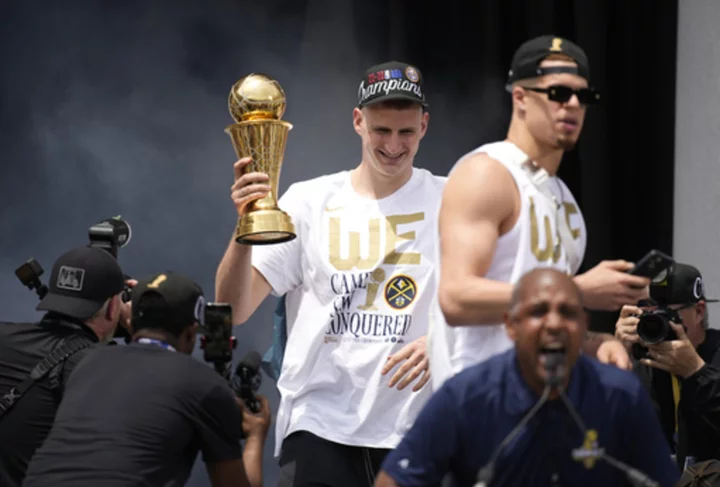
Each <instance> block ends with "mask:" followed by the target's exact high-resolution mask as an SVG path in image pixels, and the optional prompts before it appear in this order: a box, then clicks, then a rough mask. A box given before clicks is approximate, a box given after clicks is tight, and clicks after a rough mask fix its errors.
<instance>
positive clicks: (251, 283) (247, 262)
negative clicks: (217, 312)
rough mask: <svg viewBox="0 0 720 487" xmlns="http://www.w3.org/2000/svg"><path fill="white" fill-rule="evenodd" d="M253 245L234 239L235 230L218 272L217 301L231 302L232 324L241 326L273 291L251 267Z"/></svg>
mask: <svg viewBox="0 0 720 487" xmlns="http://www.w3.org/2000/svg"><path fill="white" fill-rule="evenodd" d="M251 252H252V247H251V246H249V245H243V244H239V243H236V242H235V232H233V237H232V239H231V240H230V244H229V245H228V248H227V250H226V251H225V255H224V256H223V258H222V260H221V261H220V265H219V266H218V269H217V272H216V274H215V300H216V301H218V302H221V303H229V304H230V305H232V309H233V324H235V325H240V324H243V323H245V322H246V321H247V319H248V318H250V316H251V315H252V314H253V313H254V312H255V310H256V309H257V308H258V306H260V303H262V302H263V300H264V299H265V298H266V297H267V295H268V294H270V291H271V287H270V284H269V283H268V282H267V280H265V278H264V277H263V275H262V274H260V273H259V272H258V271H257V269H255V268H254V267H253V266H252V263H251V256H252V254H251Z"/></svg>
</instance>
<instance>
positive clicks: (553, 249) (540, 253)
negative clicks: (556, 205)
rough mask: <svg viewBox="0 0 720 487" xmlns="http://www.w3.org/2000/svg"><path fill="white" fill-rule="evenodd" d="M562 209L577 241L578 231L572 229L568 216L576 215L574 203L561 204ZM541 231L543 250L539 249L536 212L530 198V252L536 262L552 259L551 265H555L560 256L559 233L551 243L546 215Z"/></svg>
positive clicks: (550, 232)
mask: <svg viewBox="0 0 720 487" xmlns="http://www.w3.org/2000/svg"><path fill="white" fill-rule="evenodd" d="M563 209H564V210H565V212H564V213H565V221H566V222H567V224H568V228H570V232H571V234H572V237H573V239H575V240H577V239H578V238H579V237H580V233H581V232H580V229H579V228H573V227H572V225H571V224H570V216H571V215H574V214H577V213H578V209H577V206H575V204H574V203H567V202H563ZM543 227H544V228H543V230H544V234H545V242H544V248H540V224H539V222H538V215H537V210H536V208H535V200H534V199H533V198H532V197H530V250H531V251H532V253H533V255H534V256H535V258H536V259H537V260H538V262H547V261H549V260H550V258H551V257H552V261H553V263H557V262H558V261H559V260H560V256H561V255H562V245H560V232H559V230H556V232H555V239H556V240H555V242H557V243H553V232H552V226H551V225H550V217H549V216H548V215H544V216H543Z"/></svg>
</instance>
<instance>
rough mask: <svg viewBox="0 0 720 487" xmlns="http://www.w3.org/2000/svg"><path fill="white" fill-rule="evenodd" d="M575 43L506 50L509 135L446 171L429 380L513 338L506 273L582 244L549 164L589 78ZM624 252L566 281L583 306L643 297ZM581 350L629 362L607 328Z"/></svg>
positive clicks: (569, 137)
mask: <svg viewBox="0 0 720 487" xmlns="http://www.w3.org/2000/svg"><path fill="white" fill-rule="evenodd" d="M589 81H590V70H589V66H588V61H587V57H586V55H585V53H584V51H583V50H582V49H581V48H580V47H579V46H577V45H576V44H574V43H572V42H570V41H569V40H567V39H563V38H560V37H553V36H542V37H538V38H535V39H532V40H530V41H528V42H526V43H524V44H523V45H522V46H520V48H519V49H518V50H517V52H516V53H515V56H514V57H513V61H512V69H511V71H510V76H509V80H508V85H507V90H508V91H509V92H510V93H511V95H512V104H513V113H512V119H511V122H510V128H509V130H508V134H507V138H506V140H504V141H502V142H495V143H490V144H486V145H483V146H482V147H479V148H478V149H476V150H474V151H472V152H470V153H469V154H467V155H465V156H464V157H462V158H461V159H460V160H459V161H458V162H457V163H456V165H455V167H454V168H453V169H452V171H451V173H450V176H449V178H448V183H447V185H446V188H445V190H444V192H443V200H442V205H441V209H440V214H439V233H440V245H439V249H438V251H439V254H440V255H439V259H438V262H439V264H440V265H439V293H438V300H437V305H436V306H435V307H434V313H433V317H432V319H431V325H430V326H431V332H430V334H429V339H428V341H429V345H428V347H429V350H430V352H429V354H430V362H431V369H432V372H433V386H434V388H436V387H439V385H440V384H442V382H444V381H445V380H446V379H447V377H449V376H450V375H452V374H455V373H457V372H458V371H460V370H462V369H464V368H466V367H468V366H470V365H474V364H476V363H479V362H481V361H483V360H485V359H487V358H489V357H490V356H492V355H495V354H497V353H500V352H504V351H505V350H507V349H509V348H510V347H511V342H510V340H509V338H508V336H507V334H506V332H505V330H504V328H503V327H502V325H501V324H500V323H502V321H503V315H504V313H505V312H506V310H507V307H508V303H509V302H510V295H511V292H512V286H513V283H515V282H516V281H517V280H518V279H519V278H520V277H521V276H522V275H523V274H525V273H526V272H528V271H529V270H530V269H533V268H535V267H552V268H557V269H560V270H562V271H564V272H567V273H568V274H570V275H574V274H575V273H576V272H577V271H578V269H579V267H580V264H581V262H582V258H583V255H584V253H585V246H586V238H587V236H586V228H585V222H584V220H583V215H582V213H581V211H580V208H579V206H578V204H577V202H576V201H575V198H574V197H573V195H572V194H571V192H570V190H569V189H568V187H567V186H566V185H565V183H564V182H563V181H562V180H560V179H559V178H558V177H557V176H556V173H557V171H558V167H559V166H560V161H561V159H562V156H563V153H564V152H565V151H566V150H570V149H572V148H573V147H574V146H575V143H576V142H577V140H578V137H579V136H580V132H581V130H582V126H583V121H584V118H585V111H586V107H587V105H591V104H594V103H596V102H597V101H598V100H599V94H598V93H597V92H596V91H595V90H594V89H592V88H589ZM631 268H632V264H631V263H630V262H626V261H622V260H617V261H603V262H601V263H600V264H598V265H597V266H596V267H594V268H593V269H591V270H589V271H588V272H586V273H584V274H581V275H577V276H576V277H575V282H576V283H577V285H578V286H579V287H580V289H581V290H582V292H583V295H584V296H583V297H584V301H585V303H586V306H587V307H589V308H591V309H597V310H617V309H619V308H620V307H622V306H623V305H626V304H634V303H636V302H637V301H638V300H639V299H641V298H642V297H643V296H646V295H647V286H648V285H649V281H648V280H647V279H645V278H642V277H636V276H632V275H630V274H628V273H627V272H626V271H628V270H629V269H631ZM584 351H585V352H586V353H589V354H591V355H593V356H597V357H598V358H599V359H600V360H602V361H605V362H611V363H615V364H616V365H618V366H621V367H624V368H627V367H629V359H628V357H627V354H626V353H625V351H624V350H623V349H622V347H621V345H620V344H619V343H618V342H617V341H615V340H613V337H612V336H611V335H609V334H608V335H605V334H592V336H590V335H588V338H587V340H586V344H585V346H584Z"/></svg>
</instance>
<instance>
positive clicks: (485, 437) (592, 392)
mask: <svg viewBox="0 0 720 487" xmlns="http://www.w3.org/2000/svg"><path fill="white" fill-rule="evenodd" d="M586 319H587V318H586V315H585V312H584V310H583V304H582V297H581V293H580V291H579V289H578V288H577V287H576V286H575V284H574V283H573V282H572V280H571V279H570V278H569V277H568V276H566V275H564V274H563V273H561V272H559V271H556V270H552V269H548V268H539V269H535V270H532V271H530V272H528V273H527V274H525V276H523V277H522V278H521V279H520V281H519V282H518V284H517V286H516V288H515V291H514V294H513V297H512V302H511V306H510V310H509V313H508V314H507V315H506V318H505V324H506V327H507V332H508V335H509V336H510V338H511V339H512V340H513V342H514V343H515V346H514V348H513V349H511V350H509V351H508V352H506V353H504V354H501V355H498V356H496V357H493V358H491V359H489V360H488V361H486V362H483V363H480V364H478V365H476V366H473V367H470V368H468V369H466V370H464V371H463V372H461V373H459V374H457V375H456V376H454V377H453V378H451V379H449V380H448V381H447V382H446V383H445V384H444V385H443V386H442V387H441V388H440V389H439V390H438V391H437V392H436V393H435V394H434V395H433V396H432V398H431V399H430V401H429V402H428V403H427V405H426V406H425V408H424V409H423V411H422V413H421V414H420V415H419V417H418V418H417V420H416V422H415V424H414V426H413V428H412V429H411V430H410V431H409V432H408V433H407V435H406V436H405V437H404V438H403V440H402V441H401V443H400V444H399V445H398V446H397V448H396V449H395V450H394V451H393V452H392V453H391V454H389V455H388V457H387V458H386V459H385V462H384V464H383V471H382V473H381V475H380V476H379V477H378V479H377V482H376V484H375V485H376V487H396V486H400V487H415V486H435V485H440V482H441V481H442V480H443V478H444V477H445V476H446V475H448V474H449V475H450V476H451V477H452V479H453V480H454V482H455V484H454V485H457V486H474V485H485V486H493V487H498V486H524V487H526V486H570V485H582V486H583V487H590V486H596V485H597V486H609V485H612V486H621V485H632V483H630V481H629V480H628V475H627V474H626V473H625V472H623V470H621V469H620V468H618V462H617V460H619V462H621V466H623V465H624V466H625V467H626V469H627V468H631V469H634V475H635V476H636V477H646V480H652V481H655V482H657V485H661V486H663V487H665V486H672V485H673V484H674V483H675V482H676V481H677V480H678V478H679V476H680V472H679V471H678V469H677V467H676V466H675V464H674V463H673V462H672V459H671V456H670V449H669V446H668V444H667V440H666V439H665V437H664V436H663V433H662V431H661V428H660V425H659V423H658V421H657V419H656V417H655V415H654V412H653V409H652V406H651V402H650V399H649V397H648V394H647V392H646V391H645V390H644V389H643V387H642V385H641V383H640V382H639V380H638V379H637V378H636V377H635V376H633V374H632V373H630V372H627V371H624V370H620V369H618V368H617V367H612V366H608V365H604V364H601V363H600V362H597V361H595V360H593V359H589V358H587V357H585V356H583V355H581V353H580V345H581V343H582V340H583V337H584V335H585V333H586V327H587V322H586ZM501 443H503V444H504V445H503V446H500V447H499V445H500V444H501ZM605 455H607V456H609V457H610V458H609V459H608V458H607V457H605ZM613 465H614V466H613ZM647 477H649V479H647ZM479 480H481V482H479ZM476 482H478V483H477V484H476Z"/></svg>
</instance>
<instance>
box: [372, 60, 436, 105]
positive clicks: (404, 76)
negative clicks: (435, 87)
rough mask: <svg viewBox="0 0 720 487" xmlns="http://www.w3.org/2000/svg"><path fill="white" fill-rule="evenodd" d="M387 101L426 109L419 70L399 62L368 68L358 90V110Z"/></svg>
mask: <svg viewBox="0 0 720 487" xmlns="http://www.w3.org/2000/svg"><path fill="white" fill-rule="evenodd" d="M387 100H409V101H414V102H416V103H419V104H420V105H422V106H423V107H424V108H427V107H428V105H427V103H426V102H425V92H424V87H423V77H422V74H420V70H418V69H417V68H416V67H414V66H411V65H409V64H406V63H402V62H399V61H390V62H387V63H383V64H378V65H376V66H373V67H371V68H369V69H368V70H367V72H366V73H365V77H364V78H363V79H362V81H360V87H359V88H358V108H363V107H365V106H368V105H371V104H373V103H377V102H380V101H387Z"/></svg>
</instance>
